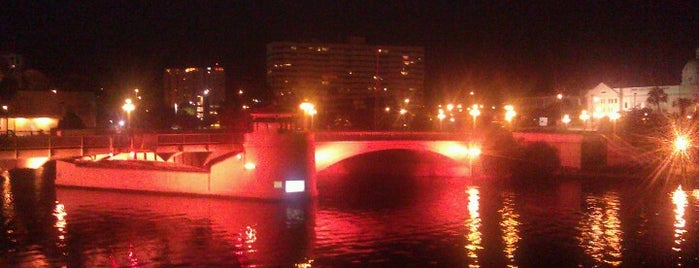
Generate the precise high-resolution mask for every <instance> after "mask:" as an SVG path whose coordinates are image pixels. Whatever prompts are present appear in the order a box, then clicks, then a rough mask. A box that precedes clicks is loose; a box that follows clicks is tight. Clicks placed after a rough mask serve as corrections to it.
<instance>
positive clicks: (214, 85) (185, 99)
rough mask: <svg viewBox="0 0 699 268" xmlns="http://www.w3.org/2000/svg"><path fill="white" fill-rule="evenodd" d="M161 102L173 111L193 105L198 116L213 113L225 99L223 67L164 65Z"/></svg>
mask: <svg viewBox="0 0 699 268" xmlns="http://www.w3.org/2000/svg"><path fill="white" fill-rule="evenodd" d="M163 83H164V91H165V102H166V103H167V105H168V106H169V107H171V108H172V109H173V110H174V111H177V110H178V109H180V108H182V107H183V106H194V107H196V116H197V118H199V119H202V120H203V119H204V118H210V116H215V115H216V113H217V110H218V108H219V107H220V105H221V103H222V102H224V101H225V100H226V76H225V72H224V70H223V67H221V66H219V65H218V64H216V65H214V66H213V67H203V68H201V67H189V68H168V69H165V74H164V76H163Z"/></svg>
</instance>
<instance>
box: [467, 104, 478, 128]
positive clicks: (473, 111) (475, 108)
mask: <svg viewBox="0 0 699 268" xmlns="http://www.w3.org/2000/svg"><path fill="white" fill-rule="evenodd" d="M468 114H470V115H471V116H473V128H472V129H473V130H475V129H476V118H477V117H478V116H479V115H481V110H479V109H478V104H474V105H473V106H472V107H471V111H469V112H468Z"/></svg>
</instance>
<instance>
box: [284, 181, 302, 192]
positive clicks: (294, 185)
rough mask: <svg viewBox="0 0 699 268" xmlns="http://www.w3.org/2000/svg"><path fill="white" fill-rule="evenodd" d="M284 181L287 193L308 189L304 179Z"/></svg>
mask: <svg viewBox="0 0 699 268" xmlns="http://www.w3.org/2000/svg"><path fill="white" fill-rule="evenodd" d="M284 183H285V185H284V191H285V192H287V193H300V192H303V191H305V190H306V182H305V181H303V180H289V181H285V182H284Z"/></svg>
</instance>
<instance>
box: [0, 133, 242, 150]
mask: <svg viewBox="0 0 699 268" xmlns="http://www.w3.org/2000/svg"><path fill="white" fill-rule="evenodd" d="M242 143H243V138H242V134H240V135H239V134H235V133H186V134H133V135H128V134H112V135H75V136H52V135H38V136H0V151H5V152H6V151H18V150H55V149H83V150H85V149H94V148H110V149H118V148H120V149H124V148H157V147H158V146H179V145H213V144H242Z"/></svg>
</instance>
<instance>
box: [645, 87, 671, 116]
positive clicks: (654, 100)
mask: <svg viewBox="0 0 699 268" xmlns="http://www.w3.org/2000/svg"><path fill="white" fill-rule="evenodd" d="M647 101H648V103H650V104H653V105H655V107H656V111H657V112H662V110H660V103H661V102H665V103H667V93H665V90H663V89H662V88H661V87H654V88H653V89H651V90H650V92H648V100H647Z"/></svg>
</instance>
